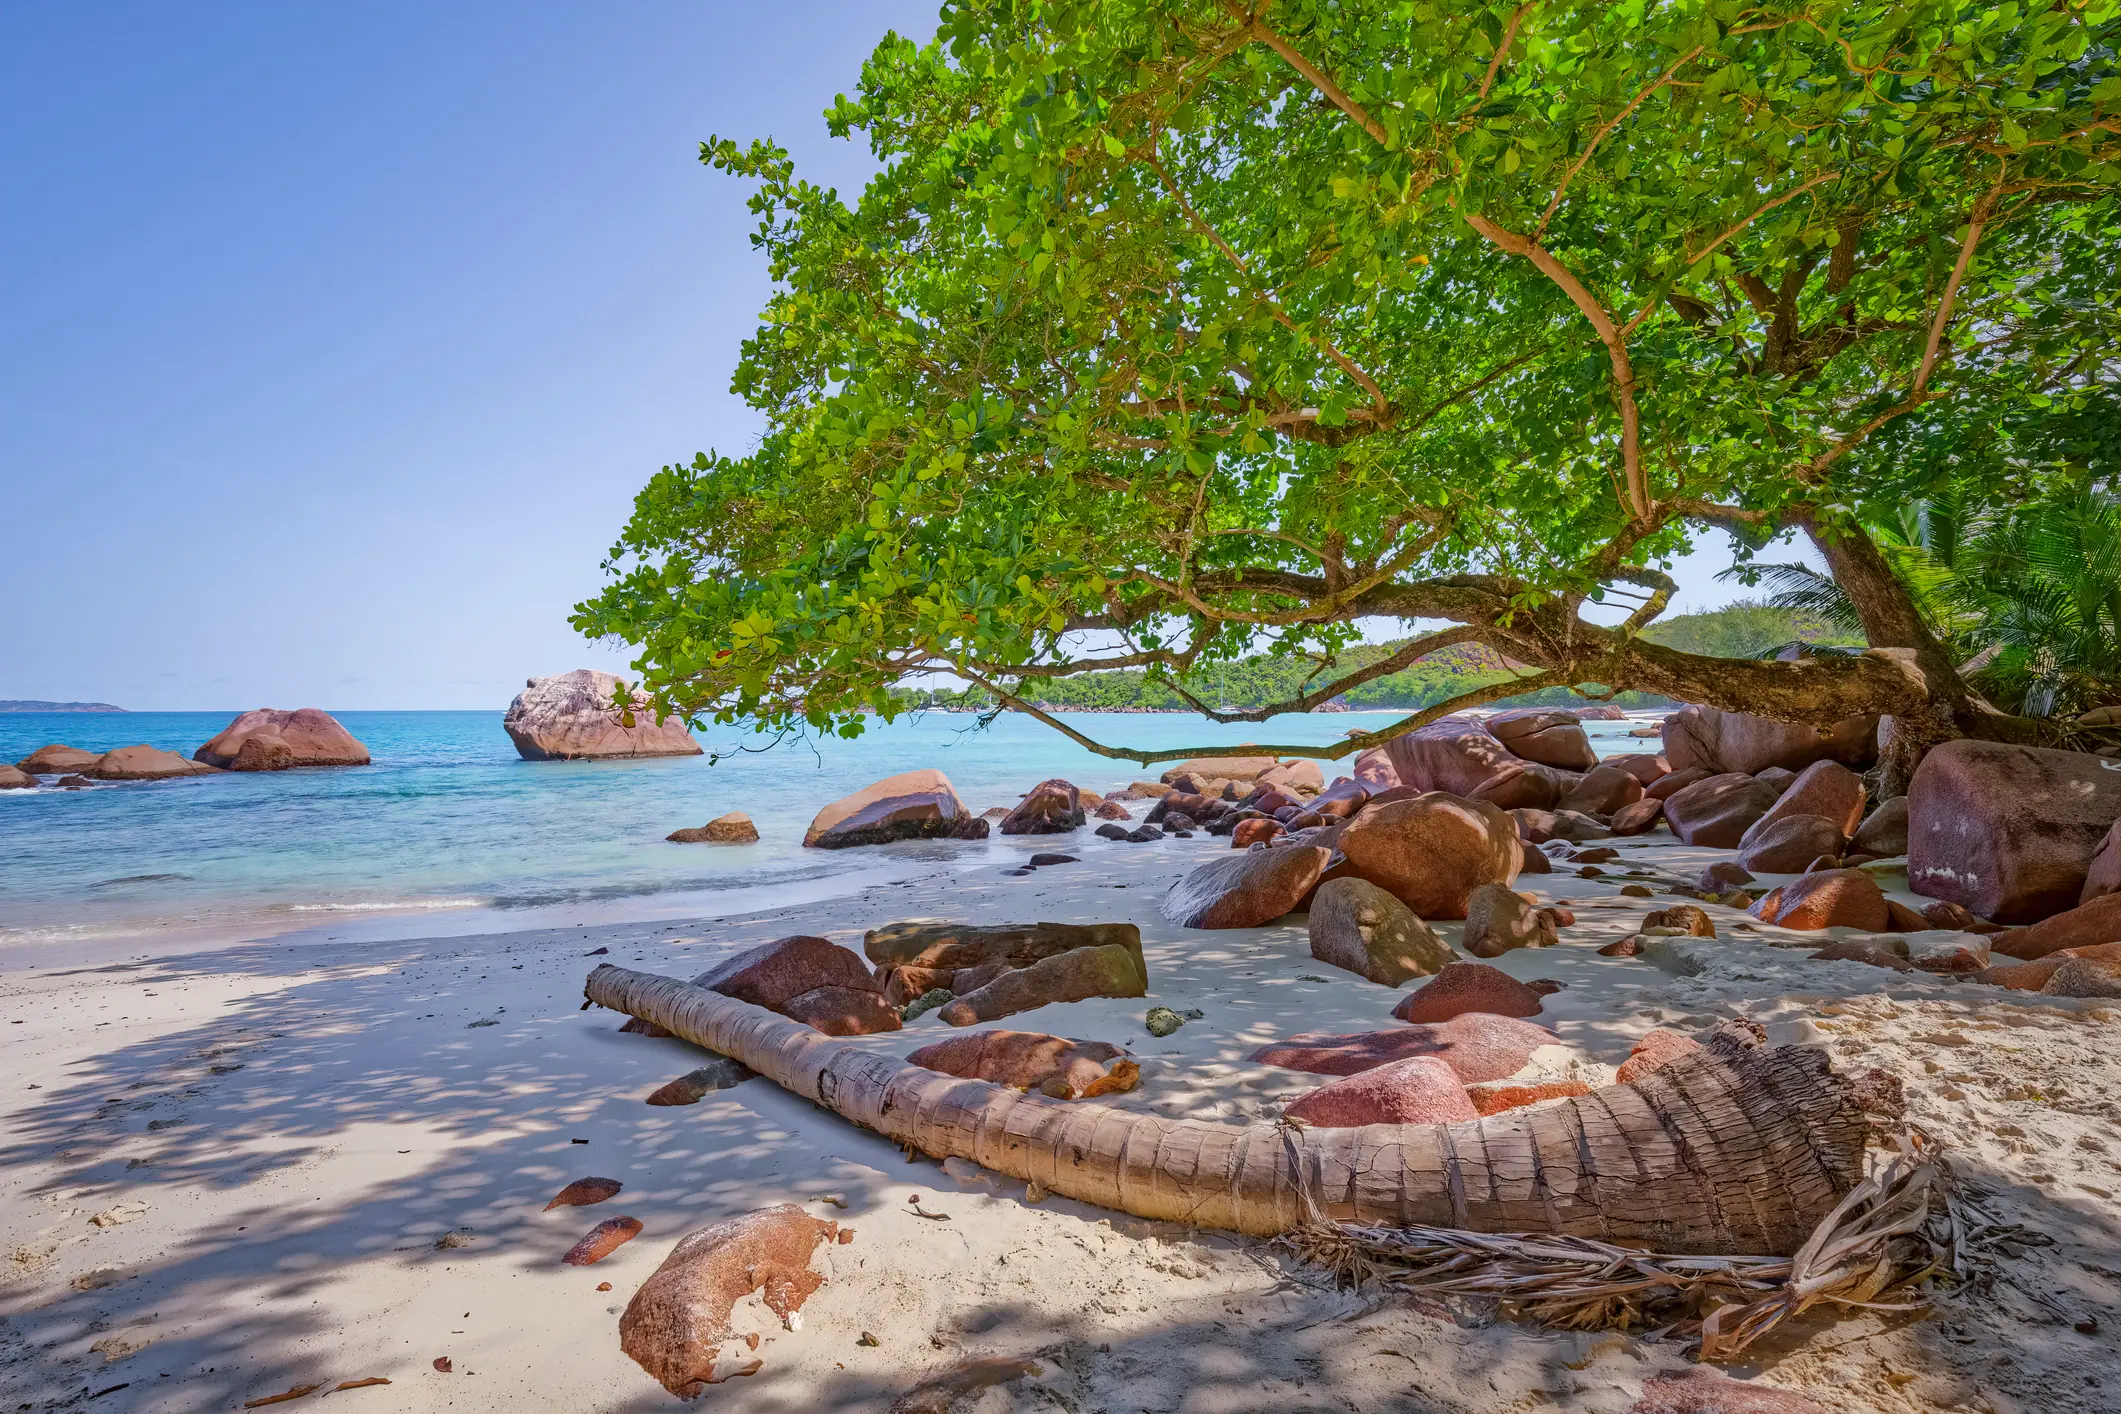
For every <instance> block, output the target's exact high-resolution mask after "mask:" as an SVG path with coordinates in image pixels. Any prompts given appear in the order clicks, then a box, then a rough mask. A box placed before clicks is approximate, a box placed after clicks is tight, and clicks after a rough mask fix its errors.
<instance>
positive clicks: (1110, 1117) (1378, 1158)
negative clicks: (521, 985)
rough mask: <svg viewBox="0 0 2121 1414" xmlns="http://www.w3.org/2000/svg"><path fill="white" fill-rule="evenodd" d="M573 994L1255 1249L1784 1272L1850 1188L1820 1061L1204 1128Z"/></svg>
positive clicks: (1756, 1059)
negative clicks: (1373, 1237)
mask: <svg viewBox="0 0 2121 1414" xmlns="http://www.w3.org/2000/svg"><path fill="white" fill-rule="evenodd" d="M583 991H584V995H586V996H587V997H588V999H589V1000H590V1001H592V1002H596V1003H598V1004H600V1005H602V1006H607V1007H610V1008H612V1009H613V1010H615V1011H622V1012H626V1013H628V1014H630V1015H632V1016H636V1017H639V1018H641V1019H643V1020H646V1021H650V1022H653V1023H654V1024H656V1025H658V1026H661V1027H663V1028H664V1029H665V1030H667V1031H669V1032H671V1033H673V1034H674V1035H677V1036H682V1037H683V1038H685V1039H686V1040H688V1041H691V1042H693V1043H694V1044H695V1045H700V1046H705V1047H708V1048H709V1049H711V1050H715V1051H719V1052H720V1053H722V1054H723V1055H726V1056H730V1057H732V1058H734V1059H735V1060H738V1061H740V1062H742V1063H743V1064H745V1065H748V1066H750V1067H751V1068H752V1069H753V1070H755V1071H758V1072H759V1073H760V1074H762V1075H764V1076H766V1077H768V1078H769V1079H771V1080H773V1081H774V1082H775V1083H776V1084H778V1085H781V1086H782V1087H784V1088H785V1089H787V1090H789V1091H791V1092H792V1093H794V1094H797V1095H800V1096H802V1097H803V1098H805V1099H810V1100H815V1101H816V1102H817V1103H818V1104H819V1105H821V1106H823V1107H825V1108H826V1109H829V1110H832V1111H833V1112H835V1113H837V1114H839V1115H841V1116H842V1117H844V1118H846V1119H849V1120H852V1121H853V1122H854V1123H856V1124H858V1125H860V1126H862V1127H863V1128H865V1129H871V1130H874V1131H875V1132H877V1133H878V1134H882V1135H884V1136H885V1137H887V1138H889V1139H892V1140H894V1141H896V1142H897V1143H899V1144H901V1145H907V1146H911V1147H913V1148H917V1149H919V1150H920V1151H921V1152H923V1153H925V1154H928V1155H930V1156H932V1157H935V1158H947V1157H949V1156H951V1155H956V1156H957V1157H959V1158H964V1159H970V1160H971V1161H973V1162H974V1163H977V1164H980V1165H981V1166H983V1167H985V1168H988V1169H992V1170H993V1171H995V1172H996V1173H1001V1174H1006V1175H1008V1176H1009V1177H1011V1178H1017V1179H1022V1180H1024V1181H1025V1182H1027V1183H1035V1184H1038V1185H1039V1186H1040V1187H1042V1188H1044V1189H1046V1190H1047V1191H1049V1192H1053V1193H1059V1194H1062V1195H1064V1196H1067V1197H1070V1198H1077V1199H1081V1200H1082V1201H1084V1202H1088V1203H1095V1204H1098V1205H1099V1206H1101V1207H1107V1208H1114V1209H1117V1210H1119V1211H1121V1212H1127V1213H1132V1214H1134V1215H1136V1216H1138V1217H1145V1218H1158V1219H1165V1220H1169V1221H1174V1222H1184V1223H1190V1224H1193V1225H1195V1226H1199V1227H1210V1228H1221V1229H1226V1230H1229V1231H1234V1232H1242V1233H1249V1234H1252V1235H1255V1236H1268V1235H1272V1234H1276V1233H1281V1232H1287V1231H1290V1230H1293V1229H1296V1228H1299V1227H1303V1226H1305V1225H1307V1224H1309V1223H1314V1222H1317V1221H1319V1220H1320V1219H1322V1218H1330V1219H1334V1220H1338V1221H1344V1222H1362V1223H1383V1224H1395V1225H1407V1224H1423V1225H1428V1226H1433V1227H1451V1228H1459V1229H1470V1230H1476V1231H1483V1232H1546V1233H1565V1234H1572V1235H1577V1236H1583V1237H1591V1238H1596V1239H1598V1240H1600V1241H1606V1242H1614V1243H1622V1244H1642V1245H1644V1246H1647V1247H1649V1248H1651V1249H1653V1250H1656V1251H1662V1252H1672V1253H1726V1254H1728V1253H1760V1254H1764V1255H1786V1254H1789V1253H1791V1252H1794V1251H1795V1250H1796V1249H1797V1248H1798V1247H1799V1246H1801V1245H1802V1244H1803V1243H1804V1241H1805V1239H1806V1238H1807V1236H1809V1235H1810V1233H1811V1232H1812V1230H1813V1228H1814V1227H1816V1226H1817V1224H1818V1223H1819V1221H1820V1220H1821V1219H1822V1218H1823V1217H1825V1216H1826V1215H1827V1214H1828V1213H1829V1212H1830V1211H1831V1210H1832V1209H1833V1207H1834V1205H1835V1204H1836V1203H1837V1202H1839V1201H1840V1199H1841V1197H1842V1196H1843V1195H1844V1194H1846V1193H1847V1192H1848V1191H1849V1190H1850V1189H1851V1188H1852V1187H1854V1186H1855V1184H1856V1183H1857V1182H1859V1181H1860V1180H1861V1178H1862V1169H1863V1163H1862V1159H1863V1149H1864V1144H1865V1136H1866V1133H1867V1124H1866V1121H1865V1119H1864V1116H1863V1114H1862V1112H1861V1110H1860V1109H1859V1108H1858V1107H1857V1105H1856V1104H1855V1103H1854V1102H1853V1100H1852V1099H1851V1098H1850V1094H1849V1087H1848V1084H1847V1082H1846V1081H1845V1080H1844V1079H1843V1078H1842V1077H1840V1076H1837V1075H1836V1074H1834V1072H1833V1070H1832V1067H1831V1065H1830V1064H1829V1062H1828V1060H1827V1058H1826V1056H1825V1055H1824V1054H1823V1053H1821V1052H1819V1051H1816V1050H1809V1049H1804V1048H1800V1047H1794V1046H1790V1047H1777V1048H1762V1047H1756V1046H1754V1045H1753V1044H1752V1043H1751V1038H1750V1037H1748V1036H1745V1035H1744V1033H1742V1032H1740V1031H1737V1030H1736V1029H1731V1030H1726V1031H1724V1032H1720V1033H1718V1034H1717V1035H1716V1036H1714V1037H1712V1038H1711V1041H1710V1044H1709V1045H1707V1046H1705V1047H1704V1048H1703V1049H1702V1050H1700V1051H1698V1052H1694V1053H1692V1054H1690V1055H1688V1056H1684V1057H1682V1058H1680V1059H1679V1060H1677V1061H1674V1062H1673V1063H1672V1064H1670V1065H1668V1066H1666V1067H1664V1068H1663V1069H1661V1070H1659V1071H1656V1072H1654V1073H1653V1074H1651V1075H1649V1076H1646V1077H1644V1078H1643V1079H1642V1080H1639V1081H1637V1082H1635V1083H1634V1084H1631V1085H1612V1086H1607V1087H1605V1088H1604V1089H1601V1090H1597V1091H1594V1092H1593V1093H1591V1094H1590V1095H1588V1096H1584V1097H1582V1098H1579V1099H1573V1100H1568V1101H1563V1102H1561V1103H1558V1104H1554V1105H1548V1106H1541V1107H1539V1108H1536V1109H1530V1110H1522V1111H1514V1112H1510V1113H1506V1114H1501V1115H1494V1116H1490V1117H1489V1118H1486V1119H1482V1120H1476V1121H1471V1122H1468V1123H1462V1124H1443V1125H1370V1126H1366V1127H1364V1128H1359V1129H1309V1128H1302V1127H1299V1126H1295V1125H1285V1124H1254V1125H1247V1126H1236V1125H1221V1124H1204V1123H1201V1122H1198V1121H1194V1120H1169V1119H1162V1118H1159V1117H1157V1116H1155V1115H1148V1114H1136V1113H1131V1112H1128V1111H1124V1110H1120V1109H1116V1108H1113V1107H1111V1106H1107V1105H1095V1104H1084V1103H1068V1102H1064V1101H1058V1100H1052V1099H1048V1098H1046V1097H1044V1096H1041V1095H1036V1094H1027V1093H1024V1092H1021V1091H1017V1090H1013V1089H1009V1088H1006V1087H1004V1086H1000V1085H991V1084H989V1083H987V1082H986V1081H983V1080H966V1079H960V1078H958V1077H956V1076H951V1075H944V1074H941V1073H940V1072H937V1071H932V1070H925V1069H923V1068H921V1067H919V1066H912V1065H907V1064H905V1063H904V1062H903V1061H900V1060H898V1059H897V1058H896V1057H893V1056H888V1055H881V1054H878V1053H876V1052H874V1051H869V1050H864V1049H862V1048H861V1047H859V1046H854V1045H849V1044H847V1043H846V1042H843V1041H837V1040H834V1039H833V1038H831V1037H828V1036H825V1035H822V1034H821V1033H819V1032H817V1031H813V1030H811V1029H810V1028H809V1027H807V1026H804V1025H802V1024H801V1023H799V1022H794V1021H790V1020H788V1019H786V1018H784V1017H781V1016H777V1015H775V1014H774V1013H772V1012H770V1011H766V1010H764V1009H763V1008H760V1007H755V1006H752V1005H750V1004H748V1003H746V1002H740V1001H736V1000H734V999H732V998H729V997H724V996H721V995H719V994H718V993H715V992H711V991H709V990H707V989H706V988H704V987H698V986H694V985H693V984H691V983H689V982H682V981H679V980H678V979H676V978H673V977H661V976H657V975H655V974H653V973H648V972H635V971H631V970H629V969H626V968H620V967H613V966H611V965H610V964H608V963H607V964H604V965H602V966H599V967H598V968H597V969H596V970H595V971H594V972H592V973H590V974H589V979H588V982H587V984H586V985H585V987H584V989H583Z"/></svg>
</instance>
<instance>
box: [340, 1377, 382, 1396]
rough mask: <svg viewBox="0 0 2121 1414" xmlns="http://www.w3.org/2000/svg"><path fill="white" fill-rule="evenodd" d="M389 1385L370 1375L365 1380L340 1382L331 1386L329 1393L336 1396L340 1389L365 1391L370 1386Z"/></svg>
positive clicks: (380, 1378)
mask: <svg viewBox="0 0 2121 1414" xmlns="http://www.w3.org/2000/svg"><path fill="white" fill-rule="evenodd" d="M389 1383H390V1381H389V1380H386V1379H384V1378H383V1377H382V1376H381V1375H370V1376H369V1377H368V1378H367V1379H365V1380H345V1381H342V1382H341V1383H339V1384H336V1385H333V1386H332V1389H331V1392H332V1393H333V1394H337V1393H338V1392H339V1391H340V1390H342V1389H367V1388H368V1387H369V1386H370V1385H387V1384H389Z"/></svg>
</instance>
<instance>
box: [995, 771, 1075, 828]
mask: <svg viewBox="0 0 2121 1414" xmlns="http://www.w3.org/2000/svg"><path fill="white" fill-rule="evenodd" d="M1083 818H1084V817H1083V799H1082V792H1081V791H1078V790H1077V789H1076V788H1075V786H1074V784H1073V783H1072V782H1069V781H1063V780H1060V779H1057V778H1056V779H1054V780H1050V781H1040V782H1039V783H1038V784H1037V785H1035V786H1033V787H1031V793H1030V794H1029V795H1027V796H1025V797H1024V798H1023V800H1022V801H1020V802H1019V803H1018V804H1017V807H1016V808H1015V809H1014V810H1012V811H1010V812H1009V813H1008V814H1007V815H1005V816H1003V817H1002V833H1003V834H1005V835H1062V834H1066V833H1067V832H1068V831H1070V830H1080V829H1081V828H1082V827H1083Z"/></svg>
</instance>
